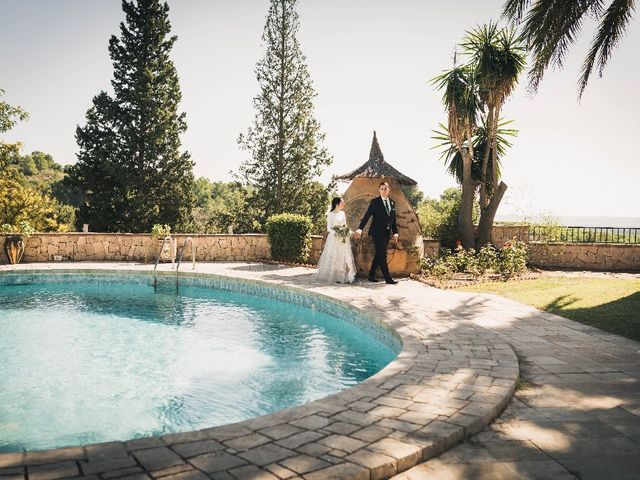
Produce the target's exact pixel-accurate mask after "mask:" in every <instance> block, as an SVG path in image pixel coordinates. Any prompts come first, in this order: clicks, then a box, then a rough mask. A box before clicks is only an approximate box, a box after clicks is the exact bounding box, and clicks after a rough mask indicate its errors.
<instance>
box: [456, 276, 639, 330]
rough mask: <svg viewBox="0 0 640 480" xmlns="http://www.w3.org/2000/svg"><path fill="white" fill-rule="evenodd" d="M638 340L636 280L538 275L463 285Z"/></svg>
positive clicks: (637, 284)
mask: <svg viewBox="0 0 640 480" xmlns="http://www.w3.org/2000/svg"><path fill="white" fill-rule="evenodd" d="M463 290H466V291H468V292H485V293H495V294H498V295H501V296H503V297H507V298H510V299H512V300H516V301H518V302H522V303H526V304H529V305H531V306H534V307H536V308H539V309H540V310H544V311H546V312H550V313H555V314H556V315H560V316H562V317H565V318H570V319H572V320H576V321H578V322H581V323H585V324H587V325H593V326H594V327H598V328H601V329H603V330H607V331H609V332H613V333H617V334H619V335H623V336H625V337H628V338H633V339H635V340H640V279H622V278H575V277H540V278H537V279H534V280H522V281H514V282H505V283H484V284H478V285H473V286H470V287H465V288H464V289H463Z"/></svg>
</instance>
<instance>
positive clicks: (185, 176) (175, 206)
mask: <svg viewBox="0 0 640 480" xmlns="http://www.w3.org/2000/svg"><path fill="white" fill-rule="evenodd" d="M122 9H123V10H124V13H125V16H126V21H125V22H122V23H121V24H120V37H119V38H118V37H116V36H112V37H111V39H110V41H109V55H110V57H111V59H112V61H113V68H114V75H113V80H112V81H111V85H112V86H113V91H114V95H113V96H110V95H109V94H107V93H106V92H104V91H103V92H100V93H99V94H98V95H97V96H95V97H94V99H93V106H92V107H91V108H90V109H89V110H88V112H87V115H86V125H85V126H84V127H78V128H77V130H76V139H77V142H78V146H79V148H80V151H79V153H78V162H77V163H76V164H75V165H74V166H73V167H72V168H71V169H70V171H69V180H68V182H69V184H68V185H69V187H70V188H72V189H73V188H77V189H79V190H80V192H81V193H82V197H83V199H82V200H83V201H82V205H81V206H80V208H79V212H78V224H83V223H88V224H90V225H91V227H92V229H93V230H96V231H130V232H145V231H146V232H148V231H150V229H151V227H152V226H153V225H154V224H156V223H161V224H169V225H170V226H171V227H172V229H173V230H174V231H176V230H180V229H182V228H183V227H184V226H186V225H187V224H188V223H189V221H190V220H191V211H192V208H193V202H194V199H193V181H194V180H193V173H192V169H193V162H192V161H191V160H190V156H189V154H188V153H187V152H181V151H180V138H179V136H180V134H182V133H184V131H185V130H186V128H187V125H186V122H185V114H184V113H179V112H178V104H179V102H180V100H181V98H182V94H181V91H180V85H179V82H178V74H177V72H176V69H175V67H174V65H173V62H172V61H171V59H170V56H169V54H170V52H171V49H172V47H173V45H174V43H175V42H176V39H177V37H175V36H170V31H171V25H170V23H169V18H168V14H169V6H168V5H167V3H166V2H164V1H160V0H138V1H137V2H134V1H126V0H123V2H122Z"/></svg>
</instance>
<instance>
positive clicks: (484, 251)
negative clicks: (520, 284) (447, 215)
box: [420, 240, 527, 279]
mask: <svg viewBox="0 0 640 480" xmlns="http://www.w3.org/2000/svg"><path fill="white" fill-rule="evenodd" d="M420 270H421V271H422V272H423V273H426V274H427V275H431V276H434V277H437V278H440V279H442V278H447V277H451V276H453V275H454V274H455V273H467V274H470V275H472V276H473V277H480V276H482V275H484V274H485V273H497V274H499V275H501V276H502V277H503V278H509V277H512V276H514V275H516V274H518V273H522V272H525V271H526V270H527V245H526V244H525V243H524V242H519V241H516V240H513V241H509V242H506V243H505V244H504V246H503V247H502V248H501V249H500V250H497V249H496V248H495V247H493V246H492V245H489V244H487V245H485V246H484V247H482V248H481V249H480V250H478V251H475V250H474V249H473V248H471V249H469V250H465V249H464V248H462V247H461V246H458V247H456V249H455V250H453V251H451V250H449V249H447V248H443V249H442V250H441V252H440V256H439V257H437V258H424V259H422V260H421V261H420Z"/></svg>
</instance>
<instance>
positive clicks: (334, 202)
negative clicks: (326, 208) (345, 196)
mask: <svg viewBox="0 0 640 480" xmlns="http://www.w3.org/2000/svg"><path fill="white" fill-rule="evenodd" d="M341 201H342V198H340V197H333V200H331V210H330V211H331V212H333V211H335V209H336V208H338V205H340V202H341Z"/></svg>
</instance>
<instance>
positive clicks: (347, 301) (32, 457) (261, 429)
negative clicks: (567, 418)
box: [0, 263, 518, 479]
mask: <svg viewBox="0 0 640 480" xmlns="http://www.w3.org/2000/svg"><path fill="white" fill-rule="evenodd" d="M256 265H257V264H239V263H236V264H202V263H199V264H198V272H196V273H195V274H193V273H192V272H184V273H181V277H182V276H184V277H189V276H194V275H195V276H204V277H209V278H217V279H220V280H225V279H226V280H231V281H234V282H237V281H240V282H244V283H248V284H253V285H258V286H261V287H268V288H271V289H273V288H276V289H280V290H281V291H282V290H284V291H290V292H295V293H296V294H298V295H306V296H309V297H314V298H317V299H319V300H322V301H325V302H330V303H334V304H336V305H339V306H341V307H342V308H347V309H349V310H352V311H357V312H359V313H360V314H362V315H364V316H365V317H367V318H368V319H370V320H371V321H372V322H375V323H376V324H377V325H380V326H384V328H385V329H390V330H391V331H393V332H394V334H395V335H397V336H398V337H399V338H400V340H401V342H402V350H401V352H400V354H399V355H398V357H397V358H396V359H395V360H394V361H392V362H391V363H389V364H388V365H387V366H386V367H385V368H383V369H382V370H381V371H379V372H378V373H376V374H375V375H373V376H372V377H369V378H368V379H367V380H365V381H364V382H362V383H360V384H358V385H356V386H354V387H351V388H349V389H347V390H343V391H341V392H338V393H335V394H333V395H330V396H328V397H325V398H322V399H320V400H315V401H313V402H310V403H308V404H305V405H301V406H297V407H291V408H288V409H285V410H281V411H279V412H276V413H272V414H269V415H264V416H262V417H256V418H252V419H249V420H244V421H242V422H238V423H234V424H229V425H224V426H219V427H212V428H207V429H203V430H197V431H193V432H187V433H178V434H171V435H165V436H162V437H149V438H141V439H136V440H131V441H124V442H109V443H106V444H92V445H84V446H80V447H71V448H63V449H55V450H45V451H38V452H27V453H9V454H0V474H2V473H3V472H4V473H11V474H15V475H17V476H18V477H19V476H20V475H22V476H25V475H26V474H27V473H29V474H30V478H33V477H35V476H38V475H41V474H42V475H44V476H46V477H47V478H66V477H75V476H80V475H85V476H89V475H101V476H102V477H103V478H106V477H113V476H119V475H120V476H124V475H134V474H138V473H140V474H145V473H150V474H151V475H152V476H154V477H158V476H163V475H180V476H185V475H196V476H197V475H202V476H210V477H214V478H223V477H224V475H225V474H226V475H227V477H224V478H256V477H257V476H258V475H259V474H262V475H264V478H289V477H290V476H292V475H297V476H298V477H297V478H308V479H325V478H363V479H365V478H366V479H369V478H388V477H389V476H391V475H393V474H395V473H399V472H402V471H404V470H406V469H408V468H410V467H412V466H414V465H416V464H418V463H420V462H422V461H424V460H426V459H429V458H432V457H434V456H436V455H438V454H440V453H442V452H444V451H446V450H447V449H448V448H450V447H451V446H453V445H455V444H457V443H459V442H460V441H462V440H463V439H464V438H466V437H469V436H470V435H473V434H475V433H477V432H478V431H480V430H481V429H482V428H483V427H484V426H485V425H487V424H489V423H490V422H491V421H492V420H493V419H494V418H496V417H497V416H498V415H499V414H500V413H501V412H502V410H503V409H504V408H505V407H506V405H507V404H508V403H509V400H510V399H511V397H512V395H513V393H514V391H515V381H516V377H517V375H518V361H517V358H516V356H515V354H514V352H513V350H512V349H511V347H510V346H509V345H507V344H506V343H505V342H504V341H503V340H501V339H500V337H498V336H497V335H496V334H494V333H492V332H489V331H488V330H486V329H483V328H482V327H478V326H476V325H472V324H470V323H467V322H464V321H463V320H462V319H461V318H458V316H457V315H455V314H453V313H452V314H451V315H449V317H450V318H446V316H443V317H442V318H436V316H437V315H434V314H426V313H424V312H425V311H428V310H427V309H428V308H429V306H426V305H423V306H421V305H420V302H419V299H415V298H407V297H403V296H402V295H400V294H398V293H399V292H398V291H397V290H380V289H374V288H373V287H369V288H367V287H363V286H326V285H321V284H318V283H315V282H314V281H313V279H312V278H310V275H309V273H308V272H309V270H304V269H300V268H289V267H284V268H277V269H274V268H271V267H272V266H270V267H269V268H264V269H260V268H259V265H258V266H257V267H256ZM242 266H245V267H246V268H244V269H243V268H239V267H242ZM131 267H132V265H131V264H120V265H117V268H114V264H73V265H69V264H66V265H64V266H62V265H60V266H57V265H55V266H52V265H51V264H47V265H42V264H40V265H38V264H27V265H20V266H17V267H15V268H3V269H2V270H0V275H4V274H6V273H15V272H21V273H26V272H32V273H51V272H52V271H57V272H58V273H62V272H68V273H76V274H77V273H80V272H100V273H103V274H104V273H114V272H115V273H118V274H123V273H126V272H129V273H135V274H141V273H144V272H146V274H150V273H151V267H149V266H148V265H140V266H138V265H136V266H135V268H131ZM166 268H167V267H165V268H164V270H163V271H162V272H160V273H159V274H160V275H162V276H165V275H175V272H171V271H167V270H166ZM274 272H276V273H275V274H274ZM392 288H393V287H392ZM372 293H373V295H372ZM421 307H424V309H423V308H421ZM229 475H232V477H230V476H229ZM269 475H270V476H271V477H269ZM25 478H26V477H25ZM260 478H262V477H260Z"/></svg>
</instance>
